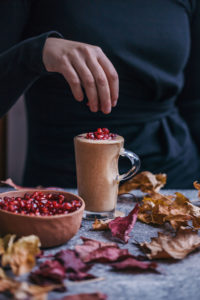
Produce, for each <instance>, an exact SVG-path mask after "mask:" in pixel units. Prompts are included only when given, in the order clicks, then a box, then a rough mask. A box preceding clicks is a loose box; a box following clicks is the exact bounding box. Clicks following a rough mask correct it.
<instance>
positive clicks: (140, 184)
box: [119, 171, 167, 195]
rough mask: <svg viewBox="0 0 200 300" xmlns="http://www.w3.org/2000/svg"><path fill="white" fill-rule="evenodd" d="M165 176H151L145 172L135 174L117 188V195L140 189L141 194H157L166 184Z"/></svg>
mask: <svg viewBox="0 0 200 300" xmlns="http://www.w3.org/2000/svg"><path fill="white" fill-rule="evenodd" d="M166 181H167V175H166V174H156V175H154V174H152V173H151V172H148V171H145V172H141V173H139V174H137V175H136V176H134V177H133V178H131V179H130V180H128V181H126V182H125V183H124V184H122V185H121V186H120V187H119V194H120V195H121V194H124V193H128V192H130V191H131V190H136V189H140V190H141V191H142V192H145V193H151V192H159V190H160V189H161V188H162V187H163V186H164V185H165V184H166Z"/></svg>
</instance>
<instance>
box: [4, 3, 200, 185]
mask: <svg viewBox="0 0 200 300" xmlns="http://www.w3.org/2000/svg"><path fill="white" fill-rule="evenodd" d="M8 17H9V22H8ZM0 23H1V31H0V32H1V34H0V36H1V49H0V50H1V56H0V68H1V69H0V115H1V116H2V115H3V114H4V113H6V112H7V111H8V109H9V108H10V107H11V106H12V104H13V103H14V102H15V101H16V100H17V98H18V96H19V95H20V94H21V93H22V92H23V91H26V106H27V115H28V124H29V127H28V128H29V129H28V137H29V139H28V150H27V161H26V168H25V175H24V184H25V185H29V186H30V185H32V186H34V185H37V184H42V185H58V186H64V187H73V186H75V184H76V181H75V164H74V153H73V136H75V135H77V134H79V133H80V132H89V131H93V130H95V129H96V128H97V127H108V128H109V129H111V131H113V132H117V133H119V134H120V135H123V136H124V137H125V141H126V142H125V146H126V148H127V149H130V150H133V151H134V152H136V153H137V154H138V155H139V156H140V157H141V160H142V169H143V170H144V169H146V170H149V171H152V172H156V173H157V172H166V173H167V175H168V185H167V187H168V188H177V187H179V188H190V187H192V182H193V181H194V180H198V178H199V175H200V162H199V150H200V137H199V134H198V127H199V126H198V124H199V123H198V122H199V112H198V111H199V106H200V84H199V82H198V81H199V75H200V59H199V53H200V39H199V37H200V3H199V1H198V0H154V1H149V0H134V1H132V0H128V1H120V0H110V1H107V0H96V1H94V0H84V1H83V0H73V1H72V0H70V1H69V0H68V1H66V0H59V1H56V0H32V1H31V0H9V1H4V0H3V1H0ZM8 23H9V24H8ZM63 38H64V39H65V40H64V39H63ZM117 74H118V75H117ZM118 76H119V83H120V89H119V97H118ZM81 86H82V87H83V88H84V89H82V88H81ZM83 91H84V94H85V95H84V94H83ZM83 98H84V100H83ZM117 99H118V102H117ZM75 100H77V101H75ZM82 100H83V101H82ZM87 102H88V104H89V107H88V105H87ZM97 110H98V112H97ZM111 110H112V111H111ZM181 115H182V117H181Z"/></svg>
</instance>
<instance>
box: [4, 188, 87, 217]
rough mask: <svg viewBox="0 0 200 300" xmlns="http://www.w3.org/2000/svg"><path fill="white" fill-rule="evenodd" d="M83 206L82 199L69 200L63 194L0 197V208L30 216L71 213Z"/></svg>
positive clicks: (38, 193)
mask: <svg viewBox="0 0 200 300" xmlns="http://www.w3.org/2000/svg"><path fill="white" fill-rule="evenodd" d="M80 207H81V201H79V200H76V199H74V200H71V201H67V200H66V199H65V197H64V196H63V195H62V194H51V193H48V194H43V193H42V192H37V191H36V192H34V193H33V194H28V193H26V194H25V195H24V196H23V197H4V198H0V209H2V210H6V211H9V212H12V213H15V214H23V215H29V216H31V215H32V216H54V215H59V214H69V213H71V212H73V211H76V210H78V209H79V208H80Z"/></svg>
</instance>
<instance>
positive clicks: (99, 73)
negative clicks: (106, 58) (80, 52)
mask: <svg viewBox="0 0 200 300" xmlns="http://www.w3.org/2000/svg"><path fill="white" fill-rule="evenodd" d="M87 65H88V67H89V69H90V70H91V72H92V75H93V76H94V79H95V83H96V88H97V92H98V101H99V106H100V110H101V111H102V112H103V113H105V114H109V113H110V112H111V106H112V105H111V96H110V87H109V83H108V80H107V77H106V74H105V72H104V70H103V69H102V67H101V65H100V64H99V63H98V61H97V59H94V58H90V59H89V60H88V61H87Z"/></svg>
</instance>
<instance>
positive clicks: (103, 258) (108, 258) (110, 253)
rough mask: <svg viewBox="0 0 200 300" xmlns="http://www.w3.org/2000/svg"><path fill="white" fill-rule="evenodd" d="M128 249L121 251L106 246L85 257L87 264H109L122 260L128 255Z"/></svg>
mask: <svg viewBox="0 0 200 300" xmlns="http://www.w3.org/2000/svg"><path fill="white" fill-rule="evenodd" d="M128 254H129V252H128V249H119V248H116V247H112V246H106V247H102V248H99V249H96V250H94V251H92V252H91V253H89V254H88V256H87V257H85V259H84V261H85V262H96V263H107V262H114V261H118V260H121V259H122V258H123V257H124V256H126V255H128Z"/></svg>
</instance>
